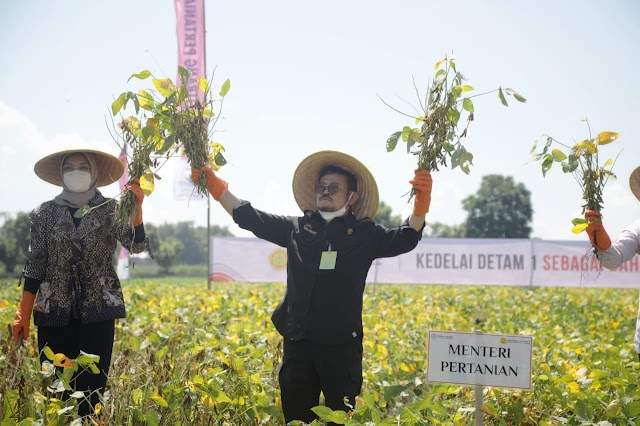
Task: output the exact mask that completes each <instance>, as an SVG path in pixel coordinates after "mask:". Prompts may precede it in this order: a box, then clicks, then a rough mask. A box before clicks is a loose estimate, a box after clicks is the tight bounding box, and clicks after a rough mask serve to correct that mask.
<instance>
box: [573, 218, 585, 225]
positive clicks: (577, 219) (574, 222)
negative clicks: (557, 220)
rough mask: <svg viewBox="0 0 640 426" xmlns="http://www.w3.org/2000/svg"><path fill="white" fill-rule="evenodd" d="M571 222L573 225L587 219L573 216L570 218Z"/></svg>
mask: <svg viewBox="0 0 640 426" xmlns="http://www.w3.org/2000/svg"><path fill="white" fill-rule="evenodd" d="M571 223H573V224H574V225H581V224H583V223H587V220H586V219H585V218H582V217H575V218H573V219H571Z"/></svg>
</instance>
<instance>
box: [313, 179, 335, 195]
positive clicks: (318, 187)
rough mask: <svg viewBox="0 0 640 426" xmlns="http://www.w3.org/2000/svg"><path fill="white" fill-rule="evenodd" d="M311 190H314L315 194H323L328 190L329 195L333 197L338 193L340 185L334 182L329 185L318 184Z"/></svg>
mask: <svg viewBox="0 0 640 426" xmlns="http://www.w3.org/2000/svg"><path fill="white" fill-rule="evenodd" d="M313 189H315V190H316V194H324V192H325V191H326V190H329V194H331V195H334V194H337V193H338V191H340V185H339V184H337V183H335V182H332V183H330V184H329V185H325V184H324V183H319V182H318V183H316V184H315V185H314V186H313Z"/></svg>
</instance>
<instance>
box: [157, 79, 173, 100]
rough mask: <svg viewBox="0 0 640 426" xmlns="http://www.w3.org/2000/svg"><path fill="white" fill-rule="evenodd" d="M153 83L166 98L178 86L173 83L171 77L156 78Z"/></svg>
mask: <svg viewBox="0 0 640 426" xmlns="http://www.w3.org/2000/svg"><path fill="white" fill-rule="evenodd" d="M153 85H154V86H156V89H158V92H160V94H161V95H162V96H164V97H165V98H168V97H169V96H171V95H172V94H173V93H174V92H175V91H176V86H174V85H173V82H172V81H171V79H170V78H163V79H154V80H153Z"/></svg>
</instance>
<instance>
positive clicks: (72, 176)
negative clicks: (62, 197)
mask: <svg viewBox="0 0 640 426" xmlns="http://www.w3.org/2000/svg"><path fill="white" fill-rule="evenodd" d="M62 181H63V182H64V185H65V186H66V187H67V189H68V190H69V191H71V192H85V191H88V190H89V188H91V173H90V172H86V171H82V170H72V171H70V172H66V173H63V174H62Z"/></svg>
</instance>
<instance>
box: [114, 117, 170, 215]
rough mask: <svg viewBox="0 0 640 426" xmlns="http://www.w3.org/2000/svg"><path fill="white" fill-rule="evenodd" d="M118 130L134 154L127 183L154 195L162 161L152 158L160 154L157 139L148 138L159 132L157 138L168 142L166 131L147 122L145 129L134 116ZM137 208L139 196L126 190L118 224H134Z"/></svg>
mask: <svg viewBox="0 0 640 426" xmlns="http://www.w3.org/2000/svg"><path fill="white" fill-rule="evenodd" d="M117 127H118V130H119V132H120V134H119V136H120V137H121V139H122V140H123V142H124V143H125V144H126V146H127V147H129V149H128V151H129V152H131V153H132V154H131V156H130V158H129V161H128V162H127V173H128V176H129V180H128V182H127V183H134V182H139V183H140V187H141V188H142V190H143V191H144V193H145V195H151V193H152V192H153V189H154V180H155V179H154V177H156V175H155V173H154V172H153V171H154V170H155V169H156V168H157V167H158V162H159V159H158V158H157V157H152V155H153V154H155V153H156V152H157V144H156V143H154V141H153V136H152V137H151V138H149V137H148V136H149V133H150V132H153V133H156V132H157V135H156V136H157V137H158V138H160V139H161V140H164V138H163V137H160V135H162V134H163V132H162V131H160V129H159V128H157V126H156V125H155V122H154V121H153V120H152V121H151V123H149V122H147V124H146V126H145V127H141V123H140V121H139V120H138V119H137V118H136V117H133V116H130V117H126V118H125V119H123V120H122V122H120V123H119V124H118V126H117ZM145 135H146V136H147V137H145ZM158 178H159V177H158ZM137 209H138V204H137V203H136V197H135V195H133V193H132V192H131V191H129V190H125V191H124V192H123V193H122V195H121V197H120V200H119V202H118V208H117V209H116V224H117V225H118V226H125V225H126V224H128V223H133V219H134V218H135V216H136V213H137Z"/></svg>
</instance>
